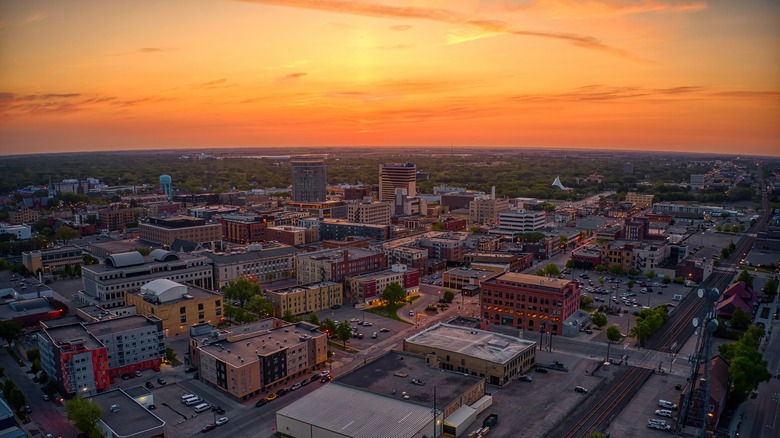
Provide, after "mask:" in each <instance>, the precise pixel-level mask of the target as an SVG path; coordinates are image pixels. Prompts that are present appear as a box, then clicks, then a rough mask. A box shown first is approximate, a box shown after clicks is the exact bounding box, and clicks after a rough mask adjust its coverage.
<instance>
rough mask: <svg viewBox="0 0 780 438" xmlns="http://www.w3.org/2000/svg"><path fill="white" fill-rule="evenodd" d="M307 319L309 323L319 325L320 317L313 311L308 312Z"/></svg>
mask: <svg viewBox="0 0 780 438" xmlns="http://www.w3.org/2000/svg"><path fill="white" fill-rule="evenodd" d="M308 321H309V322H310V323H312V324H314V325H316V326H319V325H320V317H319V316H317V314H316V313H314V312H312V313H310V314H309V319H308Z"/></svg>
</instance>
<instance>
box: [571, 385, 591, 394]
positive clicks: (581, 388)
mask: <svg viewBox="0 0 780 438" xmlns="http://www.w3.org/2000/svg"><path fill="white" fill-rule="evenodd" d="M574 391H575V392H579V393H580V394H587V393H588V389H587V388H585V387H584V386H575V387H574Z"/></svg>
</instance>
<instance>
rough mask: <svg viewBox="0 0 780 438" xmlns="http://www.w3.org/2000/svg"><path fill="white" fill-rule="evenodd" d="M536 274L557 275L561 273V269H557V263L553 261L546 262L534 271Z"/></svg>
mask: <svg viewBox="0 0 780 438" xmlns="http://www.w3.org/2000/svg"><path fill="white" fill-rule="evenodd" d="M536 275H538V276H540V277H557V276H559V275H561V270H560V269H558V265H556V264H555V263H548V264H547V265H546V266H545V267H544V268H543V269H539V270H538V271H536Z"/></svg>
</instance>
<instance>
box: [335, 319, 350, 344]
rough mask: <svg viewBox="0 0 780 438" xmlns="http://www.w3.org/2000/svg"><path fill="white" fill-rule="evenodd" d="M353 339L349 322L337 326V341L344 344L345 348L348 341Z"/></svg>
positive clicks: (342, 322)
mask: <svg viewBox="0 0 780 438" xmlns="http://www.w3.org/2000/svg"><path fill="white" fill-rule="evenodd" d="M351 338H352V327H350V325H349V321H346V320H345V321H341V322H340V323H338V325H337V326H336V339H338V340H339V341H341V342H342V344H344V348H346V347H347V341H349V340H350V339H351Z"/></svg>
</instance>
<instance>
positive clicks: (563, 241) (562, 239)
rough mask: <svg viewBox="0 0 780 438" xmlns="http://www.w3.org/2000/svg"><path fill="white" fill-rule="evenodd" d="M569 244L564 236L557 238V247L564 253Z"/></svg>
mask: <svg viewBox="0 0 780 438" xmlns="http://www.w3.org/2000/svg"><path fill="white" fill-rule="evenodd" d="M568 243H569V239H567V238H566V236H558V245H559V246H560V247H561V250H562V251H563V252H564V253H565V252H566V245H567V244H568Z"/></svg>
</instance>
